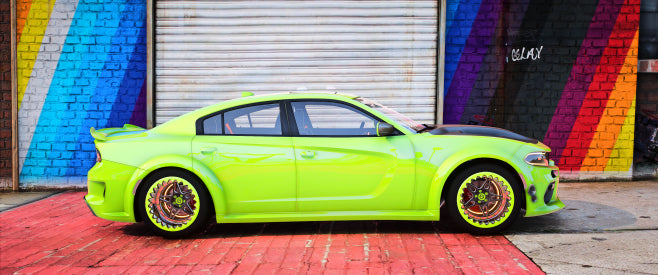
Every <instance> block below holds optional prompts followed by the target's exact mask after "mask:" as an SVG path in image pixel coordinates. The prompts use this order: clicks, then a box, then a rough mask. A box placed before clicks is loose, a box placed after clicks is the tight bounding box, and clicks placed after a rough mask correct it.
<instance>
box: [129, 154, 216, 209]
mask: <svg viewBox="0 0 658 275" xmlns="http://www.w3.org/2000/svg"><path fill="white" fill-rule="evenodd" d="M162 168H177V169H182V170H185V171H188V172H190V173H192V174H194V175H195V176H196V177H198V178H199V179H200V180H201V182H202V183H203V184H204V186H206V188H207V189H208V193H209V195H210V197H211V198H212V201H213V205H214V208H215V214H216V215H217V216H223V215H225V214H226V199H225V197H224V188H223V187H222V185H221V183H220V182H219V179H217V176H215V174H214V173H213V172H212V170H210V168H208V167H207V166H206V165H204V164H203V163H201V162H199V161H198V160H196V159H193V158H190V157H186V156H181V155H165V156H158V157H156V158H153V159H151V160H149V161H147V162H145V163H144V164H142V165H141V166H140V167H138V168H137V170H135V173H134V174H133V176H132V178H131V179H130V182H129V184H128V185H127V186H126V190H125V192H126V193H125V196H124V197H125V198H134V197H135V196H136V195H137V189H138V188H139V186H140V185H141V183H142V181H143V180H144V179H145V178H146V177H147V176H148V175H150V174H151V173H153V171H156V170H158V169H162ZM134 201H135V200H124V209H132V213H133V215H134V213H135V208H134V207H135V205H134Z"/></svg>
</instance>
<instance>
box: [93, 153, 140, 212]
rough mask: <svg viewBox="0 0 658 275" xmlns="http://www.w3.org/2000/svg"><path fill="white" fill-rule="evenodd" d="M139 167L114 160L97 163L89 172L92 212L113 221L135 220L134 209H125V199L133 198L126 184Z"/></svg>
mask: <svg viewBox="0 0 658 275" xmlns="http://www.w3.org/2000/svg"><path fill="white" fill-rule="evenodd" d="M136 169H137V168H135V167H132V166H129V165H124V164H120V163H116V162H112V161H107V160H103V161H102V162H100V163H96V165H94V167H92V168H91V169H90V170H89V172H88V173H87V195H86V196H85V197H84V199H85V202H86V203H87V206H88V207H89V209H90V210H91V212H92V213H93V214H94V215H95V216H97V217H99V218H103V219H106V220H111V221H119V222H135V215H134V212H133V210H132V209H125V208H126V207H125V205H126V203H125V200H131V201H132V200H133V199H134V198H133V197H132V196H127V195H126V194H132V193H129V192H126V186H127V185H128V182H129V181H130V179H131V178H132V175H133V174H134V173H135V171H136Z"/></svg>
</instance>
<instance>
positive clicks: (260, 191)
mask: <svg viewBox="0 0 658 275" xmlns="http://www.w3.org/2000/svg"><path fill="white" fill-rule="evenodd" d="M91 135H92V136H93V137H94V138H95V143H96V148H97V162H96V164H95V165H94V167H92V168H91V170H89V174H88V187H89V188H88V190H89V191H88V194H87V195H86V196H85V201H86V202H87V204H88V205H89V207H90V209H91V211H92V212H93V213H94V215H96V216H98V217H101V218H104V219H108V220H112V221H121V222H139V221H143V222H145V223H146V224H147V225H148V226H149V227H150V228H151V229H153V230H154V231H155V232H156V233H157V234H159V235H162V236H166V237H179V236H184V235H189V234H192V233H195V232H198V231H199V230H201V229H202V228H203V227H204V225H205V224H207V222H208V221H209V220H210V218H211V217H213V216H214V217H215V219H216V222H217V223H253V222H290V221H329V220H424V221H438V220H439V218H441V219H448V220H449V223H451V224H454V225H455V226H457V227H459V228H462V229H464V230H466V231H468V232H472V233H477V234H491V233H495V232H498V231H500V230H502V229H504V228H506V227H508V226H509V225H510V224H511V223H512V222H513V221H514V220H515V219H516V218H517V217H518V216H520V215H521V213H525V216H526V217H527V216H537V215H544V214H548V213H552V212H554V211H557V210H559V209H561V208H563V207H564V204H562V202H561V201H560V200H559V199H558V196H557V185H558V182H559V180H558V178H559V172H558V168H557V167H556V166H555V164H554V162H553V161H552V160H550V159H549V153H548V152H549V151H550V149H549V148H548V147H547V146H545V145H544V144H542V143H540V142H539V141H537V140H534V139H530V138H527V137H524V136H521V135H518V134H515V133H513V132H510V131H506V130H503V129H498V128H491V127H480V126H464V125H442V126H432V125H422V124H418V123H416V122H414V121H413V120H411V119H409V118H407V117H405V116H403V115H401V114H399V113H397V112H395V111H393V110H391V109H389V108H387V107H384V106H382V105H380V104H378V103H375V102H372V101H370V100H368V99H365V98H361V97H355V96H349V95H341V94H313V93H307V94H296V93H290V94H277V95H266V96H247V97H242V98H239V99H235V100H230V101H225V102H222V103H219V104H216V105H212V106H209V107H206V108H202V109H199V110H196V111H194V112H191V113H188V114H185V115H183V116H180V117H178V118H175V119H173V120H171V121H169V122H166V123H164V124H162V125H159V126H157V127H155V128H153V129H151V130H145V129H143V128H140V127H137V126H133V125H125V126H123V127H122V128H107V129H100V130H95V129H94V128H92V129H91ZM523 210H524V211H523Z"/></svg>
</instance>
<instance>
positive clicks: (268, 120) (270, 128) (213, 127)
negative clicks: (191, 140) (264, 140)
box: [203, 103, 282, 136]
mask: <svg viewBox="0 0 658 275" xmlns="http://www.w3.org/2000/svg"><path fill="white" fill-rule="evenodd" d="M203 133H204V134H206V135H254V136H260V135H266V136H274V135H282V132H281V115H280V110H279V103H272V104H264V105H256V106H249V107H243V108H239V109H234V110H230V111H226V112H223V113H219V114H216V115H214V116H211V117H209V118H206V119H205V120H204V121H203Z"/></svg>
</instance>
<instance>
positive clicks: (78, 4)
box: [17, 0, 146, 187]
mask: <svg viewBox="0 0 658 275" xmlns="http://www.w3.org/2000/svg"><path fill="white" fill-rule="evenodd" d="M17 7H18V10H19V12H18V15H19V18H18V21H19V22H20V23H19V24H18V28H17V30H19V34H20V38H19V40H18V47H17V49H18V54H19V59H18V62H17V67H18V76H19V77H18V85H17V86H18V100H19V104H20V107H19V111H18V112H19V114H18V116H19V135H18V136H19V162H20V171H21V172H20V182H21V187H30V186H71V185H80V186H84V185H85V183H86V180H85V176H86V173H87V171H88V170H89V168H91V167H92V166H93V164H94V160H95V149H94V144H93V139H92V137H91V136H90V135H89V128H90V127H96V128H104V127H117V126H119V127H120V126H122V125H123V124H125V123H131V122H132V123H135V124H141V125H142V126H144V125H143V124H144V121H145V118H143V117H141V116H143V115H144V110H142V109H143V108H144V105H143V104H140V103H139V102H143V100H142V101H140V100H139V98H140V96H141V97H143V96H144V93H141V91H142V90H143V89H142V88H143V86H144V79H145V73H146V58H145V57H146V48H145V47H146V41H145V37H146V26H145V21H146V3H145V1H144V0H106V1H100V2H99V1H94V0H57V1H37V0H18V3H17Z"/></svg>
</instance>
